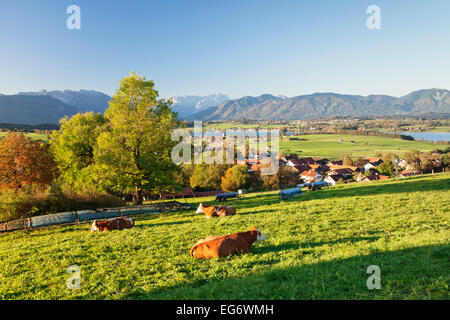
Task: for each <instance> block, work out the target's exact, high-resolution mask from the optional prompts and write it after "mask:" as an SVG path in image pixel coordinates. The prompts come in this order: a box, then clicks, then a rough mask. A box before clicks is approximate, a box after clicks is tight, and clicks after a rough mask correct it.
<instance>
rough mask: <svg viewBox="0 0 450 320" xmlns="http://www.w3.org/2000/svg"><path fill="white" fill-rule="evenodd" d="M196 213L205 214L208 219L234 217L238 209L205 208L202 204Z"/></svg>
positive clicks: (223, 207)
mask: <svg viewBox="0 0 450 320" xmlns="http://www.w3.org/2000/svg"><path fill="white" fill-rule="evenodd" d="M196 213H204V214H205V216H206V218H214V217H225V216H233V215H235V214H236V209H235V208H232V207H230V206H220V207H217V206H204V205H203V203H200V205H199V206H198V209H197V212H196Z"/></svg>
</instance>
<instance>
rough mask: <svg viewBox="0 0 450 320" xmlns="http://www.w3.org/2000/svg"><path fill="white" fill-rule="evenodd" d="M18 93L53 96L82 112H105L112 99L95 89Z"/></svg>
mask: <svg viewBox="0 0 450 320" xmlns="http://www.w3.org/2000/svg"><path fill="white" fill-rule="evenodd" d="M18 95H22V96H23V95H27V96H43V95H44V96H45V95H48V96H50V97H53V98H55V99H57V100H59V101H61V102H63V103H65V104H67V105H70V106H74V107H76V108H77V109H78V110H79V111H80V112H86V111H94V112H96V113H97V112H100V113H103V112H105V110H106V108H107V107H108V102H109V101H110V100H111V99H112V98H111V97H110V96H108V95H106V94H104V93H102V92H98V91H94V90H80V91H73V90H64V91H57V90H54V91H46V90H41V91H39V92H20V93H18Z"/></svg>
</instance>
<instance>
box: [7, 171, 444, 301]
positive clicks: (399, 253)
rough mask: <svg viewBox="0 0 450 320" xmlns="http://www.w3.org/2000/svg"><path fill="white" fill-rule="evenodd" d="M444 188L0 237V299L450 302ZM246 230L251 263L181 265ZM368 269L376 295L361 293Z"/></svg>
mask: <svg viewBox="0 0 450 320" xmlns="http://www.w3.org/2000/svg"><path fill="white" fill-rule="evenodd" d="M449 187H450V175H449V174H436V175H432V176H431V175H430V176H421V177H419V176H417V177H412V178H408V179H400V180H397V181H389V182H372V183H361V184H356V183H355V184H350V185H345V186H338V187H335V188H331V189H330V190H322V191H316V192H310V193H307V194H305V195H303V196H301V197H300V198H296V199H293V200H289V201H283V202H280V200H279V199H278V197H277V194H276V193H274V192H272V193H266V194H264V196H262V197H261V195H260V194H251V195H246V196H245V198H244V199H241V200H234V201H230V202H229V204H230V205H233V206H235V207H236V208H237V210H238V214H237V215H236V216H232V217H224V218H216V219H211V220H207V219H205V218H204V216H202V215H199V214H195V210H194V209H193V210H189V211H185V212H174V213H168V214H163V215H159V216H145V217H139V218H138V219H137V223H136V226H135V228H133V229H131V230H125V231H113V232H110V233H96V234H92V233H91V232H90V231H89V229H90V225H89V224H81V225H73V226H58V227H51V228H45V229H40V230H34V231H26V232H15V233H9V234H3V235H0V299H105V298H107V299H442V298H447V299H448V298H449V297H450V291H449V275H448V271H449V270H450V245H449V241H450V232H449V225H448V223H449V221H450V193H449ZM203 200H207V199H203ZM209 200H212V199H211V198H210V199H209ZM191 201H192V202H194V203H195V204H197V203H198V201H199V199H192V200H191ZM253 226H256V227H258V228H259V229H260V230H261V231H262V232H263V233H265V234H266V235H267V240H266V241H264V242H261V243H258V244H256V245H254V246H253V247H252V252H251V253H250V254H247V255H243V256H239V255H234V256H231V257H227V258H223V259H212V260H195V259H193V258H192V257H190V256H189V250H190V248H191V246H192V245H193V244H195V242H196V241H197V240H198V239H199V238H203V237H206V236H208V235H212V234H215V235H223V234H229V233H233V232H238V231H247V230H249V229H251V228H252V227H253ZM70 265H78V266H80V268H81V278H82V280H81V281H82V282H81V289H79V290H69V289H67V287H66V281H67V278H68V277H69V274H67V273H66V270H67V267H69V266H70ZM370 265H378V266H379V267H380V269H381V286H382V287H381V289H380V290H368V288H367V286H366V281H367V278H368V277H369V275H368V274H366V270H367V267H369V266H370Z"/></svg>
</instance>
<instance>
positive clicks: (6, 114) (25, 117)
mask: <svg viewBox="0 0 450 320" xmlns="http://www.w3.org/2000/svg"><path fill="white" fill-rule="evenodd" d="M77 112H78V109H77V108H76V107H74V106H69V105H67V104H64V103H63V102H61V101H59V100H57V99H55V98H53V97H51V96H49V95H39V96H35V95H12V96H0V122H3V123H20V124H29V125H34V124H38V123H58V121H59V119H61V118H62V117H64V116H65V115H69V116H70V115H73V114H76V113H77Z"/></svg>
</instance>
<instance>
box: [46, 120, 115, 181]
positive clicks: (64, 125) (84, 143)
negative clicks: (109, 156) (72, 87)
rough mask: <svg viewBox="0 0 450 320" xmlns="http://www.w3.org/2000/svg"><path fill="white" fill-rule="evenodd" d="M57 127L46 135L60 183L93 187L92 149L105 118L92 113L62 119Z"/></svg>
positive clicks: (103, 125) (104, 126)
mask: <svg viewBox="0 0 450 320" xmlns="http://www.w3.org/2000/svg"><path fill="white" fill-rule="evenodd" d="M60 124H61V127H60V129H59V130H58V131H54V132H53V133H52V134H51V136H50V144H51V151H52V152H53V154H54V156H55V160H56V163H57V166H58V169H59V171H60V172H61V179H62V180H63V182H64V183H65V184H67V185H69V186H71V187H74V188H75V189H86V188H87V187H88V186H89V188H97V187H98V183H97V182H96V181H94V177H93V165H94V163H95V161H94V148H95V146H96V143H97V138H98V137H99V135H100V133H101V132H103V131H104V130H106V119H105V118H104V117H103V115H101V114H94V113H93V112H89V113H84V114H81V113H79V114H76V115H74V116H73V117H72V118H70V119H69V118H67V117H65V118H63V119H62V120H61V121H60Z"/></svg>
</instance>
